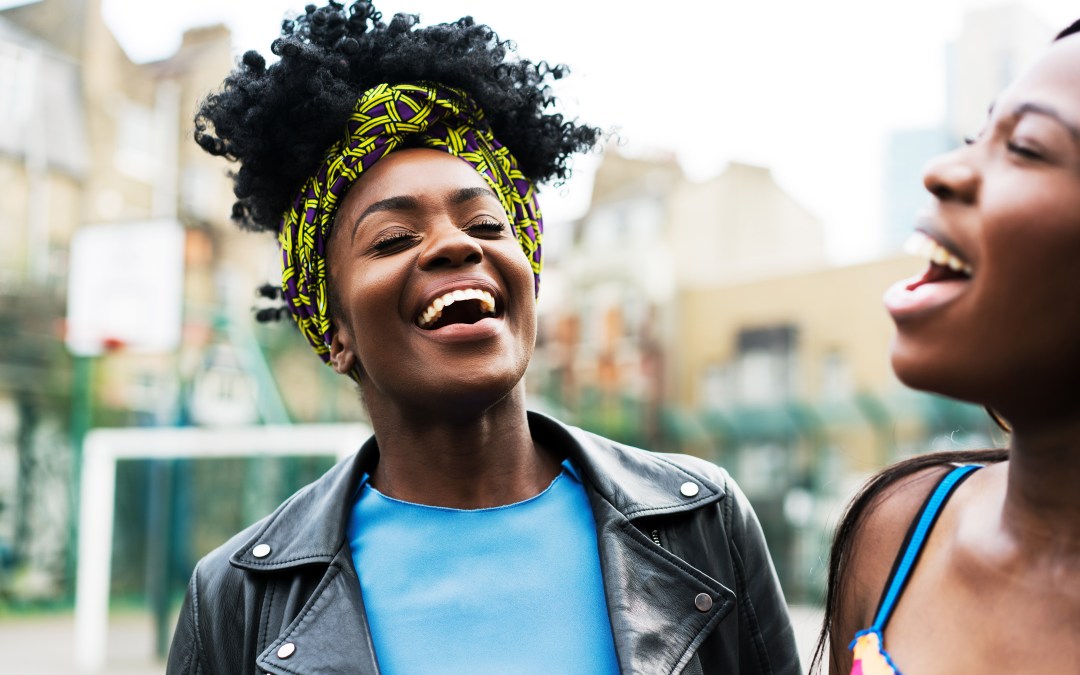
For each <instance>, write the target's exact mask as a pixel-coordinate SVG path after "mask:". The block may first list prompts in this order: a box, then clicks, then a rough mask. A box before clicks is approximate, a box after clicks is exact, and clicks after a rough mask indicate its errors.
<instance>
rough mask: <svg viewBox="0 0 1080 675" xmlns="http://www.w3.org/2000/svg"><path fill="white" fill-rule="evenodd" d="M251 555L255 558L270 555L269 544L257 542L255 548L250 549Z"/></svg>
mask: <svg viewBox="0 0 1080 675" xmlns="http://www.w3.org/2000/svg"><path fill="white" fill-rule="evenodd" d="M251 555H253V556H255V557H256V558H265V557H266V556H268V555H270V544H259V545H258V546H256V547H255V548H253V549H251Z"/></svg>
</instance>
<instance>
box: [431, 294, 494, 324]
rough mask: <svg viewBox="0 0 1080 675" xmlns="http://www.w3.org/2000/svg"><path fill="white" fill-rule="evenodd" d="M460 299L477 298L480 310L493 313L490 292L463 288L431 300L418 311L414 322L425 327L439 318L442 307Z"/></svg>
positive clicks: (492, 299) (444, 307)
mask: <svg viewBox="0 0 1080 675" xmlns="http://www.w3.org/2000/svg"><path fill="white" fill-rule="evenodd" d="M461 300H479V301H480V310H481V311H482V312H484V313H485V314H494V313H495V297H494V296H493V295H492V294H491V293H488V292H487V291H484V290H481V289H479V288H465V289H458V290H456V291H450V292H449V293H444V294H443V295H441V296H439V297H437V298H435V299H434V300H432V301H431V304H430V305H428V306H427V309H425V310H424V311H422V312H420V316H419V317H418V318H417V319H416V323H417V324H418V325H419V326H420V327H421V328H427V327H428V326H430V325H431V324H433V323H435V322H436V321H438V320H439V317H441V316H442V312H443V310H444V309H446V308H447V307H449V306H450V305H452V304H454V303H455V302H458V301H461Z"/></svg>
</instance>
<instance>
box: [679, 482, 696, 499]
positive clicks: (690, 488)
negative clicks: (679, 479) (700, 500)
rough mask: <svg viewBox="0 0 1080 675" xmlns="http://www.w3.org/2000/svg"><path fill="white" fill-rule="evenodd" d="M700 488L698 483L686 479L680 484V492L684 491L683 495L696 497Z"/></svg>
mask: <svg viewBox="0 0 1080 675" xmlns="http://www.w3.org/2000/svg"><path fill="white" fill-rule="evenodd" d="M699 489H700V488H698V486H697V483H691V482H690V481H686V482H685V483H683V484H682V485H680V486H679V492H681V493H682V496H683V497H696V496H697V493H698V490H699Z"/></svg>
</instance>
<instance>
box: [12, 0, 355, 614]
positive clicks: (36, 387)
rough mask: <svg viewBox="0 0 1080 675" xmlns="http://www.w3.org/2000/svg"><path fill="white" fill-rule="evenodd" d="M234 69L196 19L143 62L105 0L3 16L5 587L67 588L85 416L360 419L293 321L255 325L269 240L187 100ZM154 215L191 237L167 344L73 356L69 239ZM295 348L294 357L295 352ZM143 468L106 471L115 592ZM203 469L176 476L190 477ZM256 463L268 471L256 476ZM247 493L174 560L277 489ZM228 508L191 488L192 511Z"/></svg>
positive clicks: (106, 298) (139, 508)
mask: <svg viewBox="0 0 1080 675" xmlns="http://www.w3.org/2000/svg"><path fill="white" fill-rule="evenodd" d="M232 65H233V53H232V45H231V42H230V34H229V31H228V30H227V29H226V28H224V27H223V26H210V27H206V28H201V29H196V30H190V31H188V32H186V33H185V35H184V37H183V41H182V44H181V45H180V47H179V49H178V50H177V51H176V53H175V54H173V55H172V56H171V57H169V58H167V59H165V60H163V61H160V62H156V63H148V64H137V63H134V62H132V61H131V59H129V58H128V57H127V55H126V54H125V53H124V51H123V49H122V48H121V47H120V45H119V44H118V43H117V41H116V39H115V38H114V37H113V36H112V34H111V33H110V32H109V30H108V28H107V27H106V25H105V23H104V22H103V20H102V18H101V0H39V1H37V2H29V3H26V4H23V5H20V6H16V7H12V8H9V9H6V10H3V11H0V600H2V599H3V598H6V597H12V598H34V597H63V596H65V595H66V594H68V593H70V592H71V590H72V588H71V572H72V561H73V555H74V554H73V551H72V546H71V545H72V542H73V536H74V518H73V509H72V506H71V505H72V503H73V502H72V500H73V499H74V497H75V495H76V491H77V477H78V448H79V444H80V439H81V436H82V434H84V433H85V431H86V430H87V428H89V427H90V426H125V425H163V424H164V425H173V424H193V423H202V424H241V423H249V422H258V421H275V422H287V421H289V420H290V419H299V420H312V421H326V420H333V419H339V418H341V417H350V418H355V417H356V416H357V415H359V414H361V413H360V411H359V406H358V405H356V403H355V393H354V392H353V391H352V388H351V387H350V386H349V385H348V383H344V382H341V380H342V378H336V377H334V376H333V375H332V373H330V372H329V369H326V370H327V372H326V373H323V372H321V371H320V370H319V369H318V368H317V367H314V365H313V364H312V363H310V359H312V358H314V357H313V356H312V355H311V354H310V353H309V352H310V350H309V349H308V348H307V347H306V345H305V344H303V340H302V338H300V336H299V335H297V334H296V331H295V330H292V329H291V326H288V325H285V324H282V325H281V326H280V330H275V329H262V328H258V327H255V326H253V322H252V321H251V318H250V317H251V314H250V312H251V307H252V306H253V305H254V304H255V303H256V299H255V295H254V292H253V291H254V288H255V286H256V285H258V284H259V283H263V282H265V281H266V280H268V279H272V278H273V276H274V274H275V272H276V265H277V256H276V242H275V241H274V239H273V237H270V236H262V237H260V236H255V235H251V234H247V233H243V232H240V231H239V230H238V228H236V227H235V226H234V225H233V224H232V223H231V222H230V221H229V214H230V212H231V206H232V202H233V196H232V194H231V184H230V182H229V180H228V178H227V171H228V168H229V167H228V166H227V163H226V162H225V161H224V160H222V159H220V158H214V157H210V156H208V155H206V153H204V152H203V151H202V150H201V149H200V148H198V147H197V146H196V144H195V143H194V142H193V140H192V134H193V119H192V118H193V114H194V111H195V110H196V107H197V105H198V102H199V101H200V100H201V99H202V98H204V97H205V96H206V95H207V94H208V93H209V92H211V91H213V90H214V89H215V88H217V87H218V86H219V84H220V82H221V81H222V79H223V78H224V77H225V75H226V74H227V73H228V71H229V70H230V69H231V67H232ZM152 222H172V223H176V224H177V227H180V228H182V232H183V236H182V242H183V244H182V250H178V251H176V255H177V256H181V257H182V258H183V287H182V291H181V292H180V293H179V295H180V296H181V297H179V298H177V303H178V307H177V309H176V311H177V312H179V313H180V316H181V320H180V322H179V325H180V331H179V335H178V336H177V341H176V342H177V346H176V347H175V348H173V349H169V350H167V351H165V352H158V353H135V351H134V350H130V349H125V345H124V344H123V343H122V341H117V342H116V343H115V344H114V343H108V344H104V345H102V347H103V352H102V353H101V354H100V355H98V356H72V355H71V354H70V353H69V351H68V350H67V349H66V348H65V344H64V339H65V305H66V291H67V287H68V283H69V279H68V272H69V269H70V266H69V256H70V252H71V243H72V240H73V238H74V237H75V236H76V233H80V232H84V231H87V229H88V228H89V229H93V228H94V227H95V226H99V225H125V226H126V225H131V226H140V225H141V224H144V223H152ZM110 264H116V263H110ZM118 264H119V265H121V266H122V265H123V262H122V261H120V262H119V263H118ZM123 283H124V282H121V283H120V284H118V285H123ZM131 283H132V284H137V282H135V281H132V282H131ZM128 290H137V289H130V288H117V289H116V291H117V294H116V295H113V294H111V293H105V294H103V297H101V298H100V302H101V307H102V309H103V310H105V309H110V308H111V307H112V305H114V304H116V302H117V301H118V298H119V296H120V295H123V293H124V292H125V291H128ZM110 303H112V304H110ZM297 353H302V354H303V357H302V358H304V359H307V360H308V362H305V363H304V366H306V367H304V368H298V367H290V364H292V363H295V362H296V361H298V360H299V359H297V358H291V355H294V354H297ZM276 362H280V363H282V364H284V365H283V369H284V370H283V372H284V373H285V375H286V376H288V377H289V378H291V379H290V383H291V385H292V386H290V388H289V389H288V391H287V392H284V393H283V392H282V390H281V389H280V388H279V387H278V386H277V384H276V379H275V378H274V376H273V375H272V374H271V373H272V370H273V369H272V366H271V364H273V363H276ZM154 470H156V469H153V468H152V467H147V466H144V465H141V464H139V463H131V465H130V466H128V465H121V467H120V468H119V469H118V481H119V482H118V497H117V502H118V512H119V513H122V514H124V517H123V518H120V519H119V520H118V522H117V538H118V543H117V546H118V550H121V551H123V555H118V556H117V564H116V570H115V572H114V576H116V577H117V578H121V579H124V580H125V581H126V584H127V585H126V589H127V590H131V589H135V590H136V591H141V590H142V588H143V581H142V575H143V571H142V569H141V565H143V564H144V556H145V546H144V544H145V542H146V540H147V537H148V536H151V535H152V533H153V532H154V527H155V525H154V524H153V523H152V522H150V521H149V520H148V518H149V517H150V516H148V515H147V514H148V513H149V512H151V511H153V510H154V508H156V507H154V504H153V499H155V497H154V496H153V495H151V494H150V492H151V491H152V489H151V485H152V481H151V480H150V477H151V476H152V474H153V471H154ZM199 471H203V470H202V469H198V468H197V467H196V468H194V469H191V470H190V471H189V472H188V474H190V475H188V477H187V478H186V480H190V481H195V482H198V481H199V480H200V478H199V476H198V475H197V474H198V473H199ZM207 471H208V472H209V473H211V474H216V476H211V478H219V477H221V476H222V475H225V474H227V473H228V472H227V471H226V472H223V471H222V470H221V468H220V466H219V467H217V468H212V469H207V470H205V471H203V473H207ZM236 471H239V472H240V476H239V478H238V479H237V480H236V481H234V485H233V487H232V488H230V489H231V490H233V491H235V484H236V483H237V482H238V483H240V484H242V483H243V482H244V481H245V480H249V479H251V480H254V474H251V476H247V473H251V472H247V470H246V469H244V468H243V467H241V468H238V469H236ZM245 472H247V473H245ZM270 473H273V472H272V471H271V472H270ZM268 475H269V474H268V473H267V469H266V468H265V467H264V468H263V470H262V473H260V474H259V476H260V479H265V478H266V477H267V476H268ZM245 476H246V477H245ZM204 478H205V477H204ZM204 482H205V481H204ZM286 482H289V481H286ZM158 487H160V485H159V486H158ZM208 489H209V488H208ZM125 490H126V491H125ZM224 494H229V491H226V492H225V493H224ZM233 494H235V492H233ZM255 494H256V495H259V496H258V498H256V499H254V501H252V500H247V501H251V503H247V501H243V500H236V499H233V500H231V501H233V502H236V506H233V507H227V508H226V509H225V510H227V511H229V510H230V509H231V511H230V513H232V515H231V516H229V517H228V518H216V519H217V520H220V521H221V526H220V529H221V533H220V534H216V533H217V530H214V529H213V528H211V529H209V530H207V532H208V533H209V534H208V535H207V540H206V542H204V543H197V544H196V548H198V549H199V550H196V551H186V552H185V551H183V550H181V551H179V554H178V555H179V557H180V558H190V557H192V556H193V555H195V554H197V553H199V552H201V551H205V550H206V549H207V548H208V547H209V546H210V545H213V544H216V543H218V542H219V541H220V540H221V539H223V538H224V536H225V535H227V534H228V533H230V532H232V531H235V530H236V529H239V526H240V525H242V524H244V523H246V522H248V521H249V520H251V519H252V518H253V517H254V516H256V515H259V514H261V513H262V512H264V511H265V510H266V509H268V508H270V507H271V506H273V505H274V504H276V503H278V502H279V501H280V499H281V498H282V497H283V495H281V494H279V493H278V492H277V491H276V490H273V491H271V490H260V491H255ZM285 494H287V492H286V493H285ZM148 500H149V501H148ZM242 501H243V503H241V502H242ZM158 506H160V505H158ZM152 507H154V508H152ZM221 508H222V507H221V505H220V504H216V503H214V504H211V503H205V504H203V503H201V502H200V504H197V505H195V506H193V507H192V508H191V509H190V510H191V511H192V512H193V513H197V512H200V509H201V510H202V511H207V510H211V511H212V510H214V509H218V511H221ZM207 512H208V513H209V511H207ZM233 512H235V513H233ZM229 518H231V520H230V519H229ZM210 520H214V519H213V518H211V519H210ZM200 541H201V540H200ZM181 564H182V565H186V563H183V561H181ZM189 571H190V569H189V568H186V569H183V570H182V571H181V572H180V574H182V575H183V576H185V577H186V575H187V574H188V572H189ZM120 586H121V587H122V588H125V586H124V584H120Z"/></svg>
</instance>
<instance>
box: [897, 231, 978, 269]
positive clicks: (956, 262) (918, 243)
mask: <svg viewBox="0 0 1080 675" xmlns="http://www.w3.org/2000/svg"><path fill="white" fill-rule="evenodd" d="M904 252H905V253H910V254H911V255H917V256H920V257H923V258H926V259H927V260H930V261H931V262H933V263H934V264H936V265H941V266H942V267H948V268H949V269H951V270H953V271H955V272H963V273H964V274H967V275H970V274H971V271H972V269H971V265H969V264H968V263H966V262H964V261H963V260H962V259H961V258H959V257H957V256H956V255H955V254H954V253H953V252H952V251H950V250H949V249H947V248H945V247H944V246H942V245H941V244H939V243H938V242H936V241H934V240H933V239H931V238H930V237H929V236H928V235H927V234H926V233H925V232H921V231H919V230H915V231H914V232H912V233H911V236H910V237H909V238H908V240H907V243H905V244H904Z"/></svg>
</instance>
